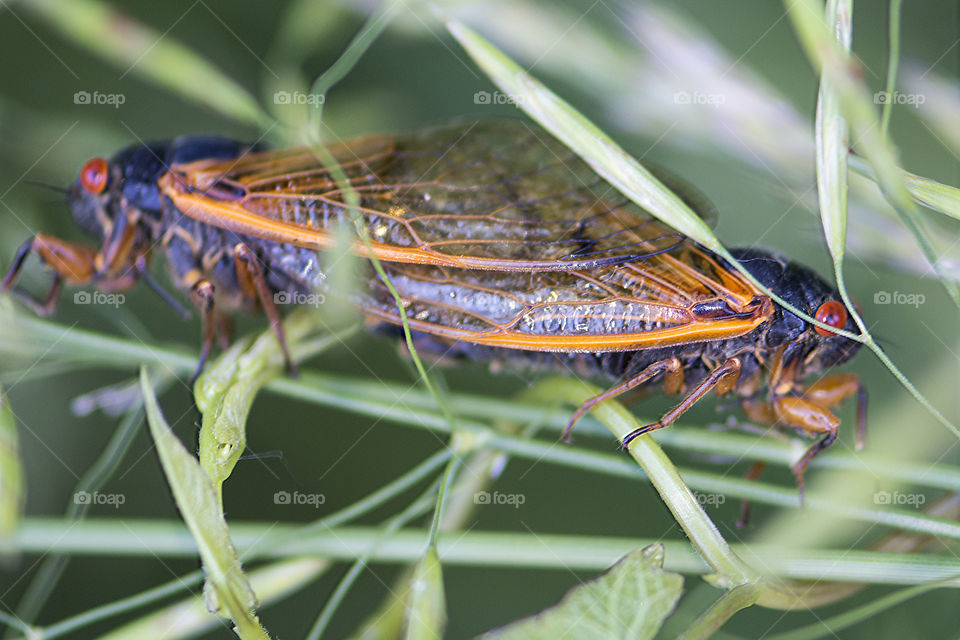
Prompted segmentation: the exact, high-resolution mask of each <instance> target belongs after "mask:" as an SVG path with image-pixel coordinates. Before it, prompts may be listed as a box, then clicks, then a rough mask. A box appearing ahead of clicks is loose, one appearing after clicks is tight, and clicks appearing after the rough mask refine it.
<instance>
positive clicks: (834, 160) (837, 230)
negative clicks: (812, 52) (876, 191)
mask: <svg viewBox="0 0 960 640" xmlns="http://www.w3.org/2000/svg"><path fill="white" fill-rule="evenodd" d="M851 11H852V8H851V7H850V6H848V5H847V4H844V3H840V2H839V0H831V1H830V2H828V3H827V14H828V15H829V16H830V17H832V18H833V19H834V21H835V24H834V29H835V31H836V34H837V37H838V39H839V40H840V42H841V43H842V44H843V46H844V49H845V50H848V49H849V48H850V38H851V30H852V26H851V21H852V20H851V15H850V12H851ZM816 142H817V196H818V198H819V200H820V219H821V221H822V223H823V234H824V236H825V237H826V239H827V247H829V249H830V255H832V256H833V260H834V264H835V265H836V268H837V270H838V271H839V269H840V265H841V264H842V262H843V254H844V250H845V249H846V242H847V191H848V188H847V149H848V148H849V143H848V140H847V123H846V121H845V120H844V119H843V114H842V113H841V112H840V99H839V97H838V96H837V94H836V92H835V91H834V90H833V87H832V85H831V79H830V78H829V77H827V76H826V75H823V76H822V77H821V80H820V92H819V95H818V96H817V115H816Z"/></svg>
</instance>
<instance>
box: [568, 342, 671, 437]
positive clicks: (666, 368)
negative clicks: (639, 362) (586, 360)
mask: <svg viewBox="0 0 960 640" xmlns="http://www.w3.org/2000/svg"><path fill="white" fill-rule="evenodd" d="M660 373H665V374H666V376H667V381H666V384H667V386H669V387H671V388H673V387H676V386H677V380H676V379H677V376H679V377H680V379H679V385H680V386H681V387H682V386H683V367H682V365H681V364H680V360H679V359H677V358H668V359H666V360H661V361H659V362H654V363H653V364H651V365H650V366H648V367H647V368H645V369H644V370H643V371H641V372H640V373H638V374H637V375H635V376H633V377H632V378H630V379H629V380H626V381H625V382H622V383H620V384H618V385H617V386H615V387H613V388H612V389H607V390H606V391H604V392H603V393H601V394H599V395H596V396H593V397H592V398H590V399H589V400H587V401H586V402H584V403H583V404H582V405H580V408H579V409H577V410H576V411H575V412H574V414H573V417H571V418H570V422H568V423H567V428H566V429H564V430H563V439H564V441H565V442H568V443H569V442H570V433H571V432H572V431H573V425H575V424H576V423H577V421H578V420H579V419H580V418H582V417H583V416H584V414H586V413H588V412H589V411H590V410H591V409H593V408H594V407H595V406H597V405H598V404H600V403H601V402H604V401H605V400H610V399H611V398H616V397H617V396H619V395H622V394H624V393H626V392H628V391H630V390H631V389H633V388H634V387H636V386H638V385H641V384H643V383H644V382H646V381H648V380H650V379H652V378H653V377H654V376H656V375H657V374H660Z"/></svg>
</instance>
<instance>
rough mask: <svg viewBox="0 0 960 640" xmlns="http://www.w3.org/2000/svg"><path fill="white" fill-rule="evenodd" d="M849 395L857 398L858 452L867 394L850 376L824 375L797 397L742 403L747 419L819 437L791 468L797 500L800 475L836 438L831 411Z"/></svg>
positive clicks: (862, 438) (862, 441) (836, 423)
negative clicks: (780, 425)
mask: <svg viewBox="0 0 960 640" xmlns="http://www.w3.org/2000/svg"><path fill="white" fill-rule="evenodd" d="M853 395H857V398H858V401H857V432H856V446H857V449H858V450H859V449H862V448H863V446H864V444H865V442H866V433H867V392H866V389H864V387H863V385H862V384H861V382H860V379H859V378H858V377H857V376H856V375H854V374H850V373H833V374H830V375H828V376H824V377H823V378H821V379H820V380H818V381H816V382H814V383H813V384H811V385H810V386H809V387H807V389H806V390H805V391H804V393H803V394H801V395H799V396H782V397H775V398H774V399H773V400H772V401H771V402H769V403H757V402H750V401H747V402H744V403H743V408H744V411H745V412H746V413H747V416H748V417H749V418H750V419H751V420H754V421H757V422H765V423H768V424H776V423H782V424H785V425H787V426H789V427H792V428H794V429H798V430H800V431H803V432H805V433H809V434H814V435H821V434H822V435H823V437H822V438H821V439H820V440H818V441H817V442H815V443H814V444H812V445H811V446H810V447H809V448H808V449H807V450H806V451H805V452H804V454H803V455H802V456H801V457H800V459H799V460H798V461H797V462H795V463H794V464H793V466H792V468H791V469H792V471H793V475H794V476H795V477H796V479H797V488H798V489H799V490H800V498H801V500H802V499H803V493H804V479H803V474H804V472H805V471H806V470H807V467H808V466H810V462H811V461H812V460H813V459H814V457H816V455H817V454H818V453H820V452H821V451H823V450H824V449H826V448H827V447H829V446H830V445H831V444H833V443H834V441H836V439H837V428H838V427H839V425H840V419H839V418H837V416H835V415H834V414H833V412H832V411H831V409H832V408H833V407H835V406H837V405H839V404H840V403H842V402H843V401H844V400H846V399H847V398H849V397H851V396H853Z"/></svg>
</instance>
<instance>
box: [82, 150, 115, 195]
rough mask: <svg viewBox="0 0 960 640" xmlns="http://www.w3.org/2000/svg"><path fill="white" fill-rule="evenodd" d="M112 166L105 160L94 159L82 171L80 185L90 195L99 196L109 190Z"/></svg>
mask: <svg viewBox="0 0 960 640" xmlns="http://www.w3.org/2000/svg"><path fill="white" fill-rule="evenodd" d="M109 177H110V166H109V165H108V164H107V161H106V160H104V159H103V158H94V159H93V160H89V161H88V162H87V164H85V165H83V169H80V184H81V185H82V186H83V188H84V189H86V190H87V191H89V192H90V193H92V194H94V195H97V194H100V193H103V190H104V189H106V188H107V178H109Z"/></svg>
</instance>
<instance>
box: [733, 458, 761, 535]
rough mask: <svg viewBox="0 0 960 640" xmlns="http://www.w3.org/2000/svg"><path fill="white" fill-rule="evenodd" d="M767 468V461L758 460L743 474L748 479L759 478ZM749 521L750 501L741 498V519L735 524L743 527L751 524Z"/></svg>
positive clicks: (740, 527)
mask: <svg viewBox="0 0 960 640" xmlns="http://www.w3.org/2000/svg"><path fill="white" fill-rule="evenodd" d="M766 468H767V463H766V462H764V461H763V460H757V461H756V462H754V463H753V464H752V465H750V468H749V469H747V472H746V473H745V474H743V477H744V479H746V480H756V479H757V478H759V477H760V474H761V473H763V470H764V469H766ZM749 522H750V501H749V500H741V501H740V519H739V520H737V521H736V522H735V523H734V524H736V526H737V528H739V529H743V528H744V527H746V526H747V524H749Z"/></svg>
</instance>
